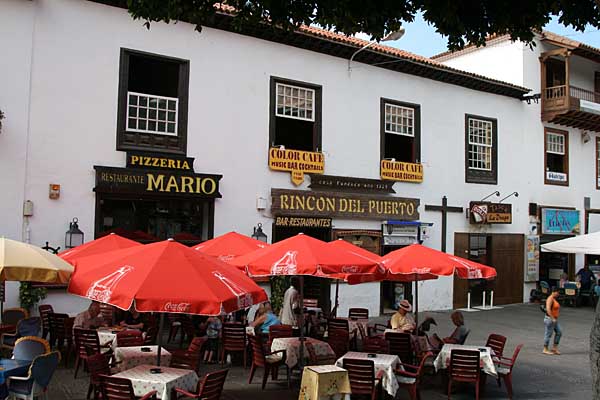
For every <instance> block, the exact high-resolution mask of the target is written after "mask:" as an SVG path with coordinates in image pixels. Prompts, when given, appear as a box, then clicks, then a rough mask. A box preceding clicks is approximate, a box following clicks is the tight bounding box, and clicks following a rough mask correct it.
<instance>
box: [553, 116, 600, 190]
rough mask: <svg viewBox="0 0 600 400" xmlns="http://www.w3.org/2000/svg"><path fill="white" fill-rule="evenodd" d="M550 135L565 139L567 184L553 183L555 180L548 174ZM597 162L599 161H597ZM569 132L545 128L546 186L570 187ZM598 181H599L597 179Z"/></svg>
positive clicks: (564, 161)
mask: <svg viewBox="0 0 600 400" xmlns="http://www.w3.org/2000/svg"><path fill="white" fill-rule="evenodd" d="M548 133H552V134H558V135H563V136H564V138H565V142H564V147H565V154H564V155H563V157H564V158H563V169H564V170H565V172H563V173H564V174H566V175H567V180H566V181H565V182H558V181H553V180H549V179H548V177H547V175H546V172H547V171H548V169H547V168H548V158H547V156H548ZM550 154H557V153H550ZM596 162H597V160H596ZM569 169H570V168H569V131H563V130H561V129H555V128H548V127H544V184H545V185H555V186H569V179H570V177H569V172H570V171H569ZM597 170H598V168H596V173H597ZM596 181H597V179H596ZM596 185H598V182H596Z"/></svg>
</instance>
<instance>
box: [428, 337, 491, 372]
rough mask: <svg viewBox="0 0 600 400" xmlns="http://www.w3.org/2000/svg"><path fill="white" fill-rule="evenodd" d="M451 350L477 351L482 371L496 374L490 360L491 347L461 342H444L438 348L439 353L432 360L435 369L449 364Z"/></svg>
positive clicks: (446, 366)
mask: <svg viewBox="0 0 600 400" xmlns="http://www.w3.org/2000/svg"><path fill="white" fill-rule="evenodd" d="M479 349H485V351H479ZM452 350H473V351H477V352H478V353H479V360H480V363H481V368H482V369H483V372H485V373H486V374H488V375H492V376H498V372H497V371H496V366H495V365H494V361H493V360H492V356H493V354H492V349H491V348H489V347H485V346H466V345H461V344H445V345H444V346H443V347H442V350H440V354H438V356H437V357H436V358H435V360H434V361H433V365H434V367H435V369H436V371H437V370H440V369H444V368H448V367H449V366H450V352H451V351H452Z"/></svg>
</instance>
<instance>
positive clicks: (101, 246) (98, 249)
mask: <svg viewBox="0 0 600 400" xmlns="http://www.w3.org/2000/svg"><path fill="white" fill-rule="evenodd" d="M137 246H143V245H142V244H141V243H138V242H134V241H133V240H130V239H126V238H124V237H122V236H119V235H117V234H115V233H111V234H109V235H106V236H103V237H101V238H99V239H96V240H91V241H89V242H87V243H84V244H82V245H81V246H77V247H74V248H72V249H68V250H65V251H61V252H60V253H58V256H59V257H60V258H62V259H63V260H65V261H66V262H68V263H69V264H74V263H75V262H76V261H77V260H78V259H80V258H82V257H89V256H94V255H97V254H104V253H107V252H109V251H115V250H122V249H128V248H130V247H137Z"/></svg>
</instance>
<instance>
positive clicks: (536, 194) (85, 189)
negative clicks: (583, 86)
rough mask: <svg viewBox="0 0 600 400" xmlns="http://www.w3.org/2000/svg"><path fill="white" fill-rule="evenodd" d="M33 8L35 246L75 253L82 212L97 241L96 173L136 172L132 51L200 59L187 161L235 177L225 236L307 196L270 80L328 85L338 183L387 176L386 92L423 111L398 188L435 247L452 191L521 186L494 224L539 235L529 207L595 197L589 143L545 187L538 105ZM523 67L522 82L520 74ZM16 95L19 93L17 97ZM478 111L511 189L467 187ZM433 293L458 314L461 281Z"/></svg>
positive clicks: (473, 193) (326, 126)
mask: <svg viewBox="0 0 600 400" xmlns="http://www.w3.org/2000/svg"><path fill="white" fill-rule="evenodd" d="M17 3H19V4H20V2H11V3H1V4H0V15H4V14H5V9H6V8H8V9H9V10H10V11H11V12H17V11H18V10H16V9H15V5H16V4H17ZM32 5H35V7H36V8H37V9H36V13H37V14H36V18H35V39H34V43H33V53H34V55H35V62H33V67H32V78H31V118H30V135H31V137H30V145H29V158H28V160H29V161H28V165H29V166H28V168H27V185H26V189H25V193H24V196H26V197H27V198H30V199H32V200H33V201H34V202H35V207H36V215H35V217H34V218H32V220H31V239H32V242H33V243H35V244H40V245H41V244H43V243H44V242H45V241H49V242H50V243H51V244H53V245H61V246H63V245H64V244H63V242H64V232H65V231H66V230H67V228H68V221H70V220H71V218H73V217H74V216H76V217H78V218H79V221H80V228H82V229H83V230H84V231H85V234H86V239H91V238H93V226H94V198H95V197H94V193H93V191H92V188H93V186H94V170H93V168H92V166H93V165H106V166H120V167H122V166H124V165H125V153H123V152H117V151H115V142H116V140H115V132H116V112H117V86H118V70H119V49H120V48H121V47H126V48H131V49H136V50H142V51H147V52H152V53H158V54H163V55H168V56H174V57H180V58H184V59H189V60H190V97H189V123H188V155H189V156H190V157H196V162H195V169H196V171H197V172H204V173H218V174H223V179H222V181H221V193H222V195H223V198H222V199H217V200H216V201H215V235H220V234H222V233H225V232H227V231H230V230H237V231H239V232H243V233H244V232H245V233H248V234H249V233H251V228H252V227H253V226H255V225H256V223H257V222H262V223H263V226H264V228H265V231H266V233H267V234H268V235H269V238H271V237H272V234H271V231H270V226H271V222H272V220H271V219H270V216H269V212H268V211H266V212H264V213H260V212H258V211H257V210H256V208H255V204H256V196H257V195H261V196H263V197H267V198H269V197H270V190H271V188H294V186H293V185H292V184H291V182H290V176H289V174H288V173H282V172H272V171H269V169H268V167H267V148H268V120H269V112H268V107H269V77H270V76H271V75H274V76H279V77H284V78H288V79H295V80H300V81H306V82H311V83H315V84H320V85H323V152H324V153H325V155H326V167H325V173H327V174H331V175H344V176H353V177H364V178H378V175H379V140H380V139H379V135H380V133H379V100H380V98H381V97H387V98H392V99H397V100H400V101H405V102H412V103H418V104H420V105H421V135H422V142H421V152H422V162H423V165H424V173H425V180H424V182H423V183H421V184H409V183H396V184H395V185H394V189H395V190H396V192H397V196H405V197H415V198H419V199H420V200H421V205H422V206H421V207H420V212H421V218H420V219H421V220H422V221H426V222H433V223H435V225H434V227H433V229H432V230H431V239H429V240H428V241H427V242H426V243H425V244H426V245H428V246H431V247H434V248H439V247H440V237H441V232H440V223H441V215H440V213H437V212H426V211H424V207H423V205H424V204H440V201H441V198H442V196H443V195H447V196H448V200H449V204H450V205H460V206H463V207H464V206H467V205H468V203H469V201H471V200H478V199H481V198H483V197H484V196H486V195H487V194H489V193H491V192H493V191H494V190H499V191H500V192H502V193H503V194H508V193H510V192H512V191H515V190H516V191H519V193H520V196H519V197H518V198H512V199H511V200H510V202H511V203H512V204H513V221H514V222H513V224H511V225H506V226H495V227H488V228H484V229H487V230H488V231H489V232H512V233H525V232H526V231H527V228H528V217H527V210H528V208H527V206H528V203H529V202H532V201H533V202H539V203H543V204H553V205H576V206H577V207H578V208H581V206H582V201H583V196H584V195H590V193H588V192H589V191H590V190H591V188H592V186H591V185H592V184H593V180H591V181H589V182H588V175H589V174H588V173H587V172H583V171H587V170H586V168H587V166H588V164H589V165H591V163H592V160H593V155H592V153H591V149H590V147H589V146H579V145H578V144H577V143H576V140H575V139H574V138H572V145H573V147H572V154H573V156H572V157H571V163H572V164H571V168H572V169H571V171H572V182H573V183H572V184H571V186H570V187H569V188H557V187H547V186H544V185H543V171H542V170H543V141H542V140H543V136H541V134H540V133H539V132H540V130H539V126H537V125H536V124H535V123H533V122H529V121H528V120H527V119H526V118H524V117H523V115H529V114H531V115H533V114H534V113H535V112H537V113H538V114H537V118H538V121H539V109H537V111H536V108H535V106H528V105H526V104H523V103H522V102H520V101H519V100H516V99H512V98H508V97H503V96H497V95H492V94H488V93H483V92H478V91H474V90H469V89H465V88H462V87H459V86H453V85H448V84H443V83H440V82H436V81H433V80H428V79H424V78H419V77H415V76H411V75H405V74H399V73H396V72H392V71H387V70H383V69H380V68H376V67H369V66H366V65H363V64H357V65H355V66H354V67H353V69H352V73H351V74H350V75H349V74H348V72H347V62H346V61H345V60H343V59H339V58H334V57H330V56H326V55H322V54H318V53H315V52H310V51H304V50H300V49H297V48H293V47H288V46H283V45H279V44H275V43H271V42H267V41H262V40H257V39H253V38H250V37H245V36H242V35H238V34H233V33H228V32H224V31H218V30H214V29H210V28H205V29H203V31H202V33H201V34H198V33H196V32H194V30H193V27H192V26H191V25H189V24H185V23H179V24H176V25H170V26H167V25H165V24H159V23H157V24H153V25H152V29H151V30H150V31H148V30H146V29H145V28H144V27H143V26H142V24H141V23H140V22H139V21H132V20H131V18H130V16H129V15H128V14H127V13H126V11H124V10H121V9H118V8H112V7H107V6H103V5H99V4H96V3H91V2H73V1H65V0H52V1H50V0H38V1H36V2H35V3H33V4H32ZM0 40H1V39H0ZM11 47H12V44H11ZM507 51H508V50H507ZM510 51H511V52H514V51H513V50H510ZM501 60H502V58H500V59H498V60H496V61H497V62H500V61H501ZM516 65H517V64H515V65H512V64H510V66H509V68H510V69H514V70H515V71H516V70H518V69H520V70H521V75H523V71H524V69H523V67H522V61H521V64H518V65H520V66H518V67H517V66H516ZM11 68H14V69H16V68H17V66H12V67H11ZM513 73H514V76H515V78H514V79H517V78H516V76H517V75H518V73H517V72H514V71H513ZM513 73H511V74H513ZM11 92H15V93H20V89H19V88H13V89H11ZM13 95H14V93H8V98H9V99H12V98H13V97H12V96H13ZM17 98H18V96H17ZM465 113H470V114H477V115H482V116H487V117H492V118H497V119H498V141H499V163H498V185H479V184H465V183H464V182H465V178H464V175H465V172H464V115H465ZM7 137H8V136H4V134H2V135H0V151H2V150H1V149H2V148H9V147H10V149H11V150H10V151H9V152H10V153H11V154H12V155H13V156H14V157H15V160H13V162H12V163H11V164H9V165H22V164H23V163H24V154H23V153H22V152H21V153H19V146H17V145H15V144H14V143H12V142H9V141H8V140H7ZM540 146H541V147H540ZM580 151H581V154H580V153H578V152H580ZM0 166H2V167H4V168H2V169H0V171H2V172H0V177H3V178H4V179H6V173H5V172H4V171H6V167H5V166H6V164H5V159H4V158H3V157H2V158H0ZM49 183H59V184H61V185H62V190H61V198H60V199H59V200H50V199H48V195H47V190H48V184H49ZM307 183H308V179H307V182H306V183H304V184H303V185H302V186H301V187H299V189H306V187H307ZM588 183H589V184H588ZM21 186H22V184H21ZM15 193H20V197H23V190H22V189H18V188H16V189H15ZM592 195H593V196H595V193H592ZM17 205H18V206H19V207H20V200H19V202H18V203H17ZM18 213H20V209H19V208H18V207H15V206H12V207H4V206H3V207H2V208H0V219H5V218H12V219H17V220H18V218H17V217H18ZM15 215H17V217H15ZM334 225H335V227H336V228H364V229H380V227H381V221H349V220H334ZM472 229H474V228H472V227H471V226H470V225H469V224H468V222H467V220H466V219H465V217H464V215H461V214H450V215H449V217H448V251H449V252H452V249H453V232H467V231H469V230H472ZM478 229H481V228H478ZM16 233H17V234H18V233H20V232H19V230H18V229H17V230H16ZM421 285H422V286H420V287H419V288H420V293H421V296H420V309H421V310H427V309H443V308H451V306H452V279H451V278H447V279H439V280H437V281H434V282H425V283H422V284H421ZM344 288H345V289H344V290H343V293H342V295H343V299H345V300H343V301H342V307H347V306H348V305H349V304H350V303H352V305H355V304H356V303H355V302H354V298H355V296H359V297H360V299H361V302H364V303H365V304H367V305H368V307H369V308H370V309H371V311H372V313H374V314H376V313H377V311H378V309H379V287H378V285H377V284H373V285H364V286H359V287H357V289H356V292H350V291H347V290H346V286H344ZM48 301H49V302H52V303H53V304H54V306H55V309H57V310H64V309H71V307H74V305H75V306H77V307H80V308H83V307H82V306H81V303H73V301H74V300H73V297H72V296H66V295H59V294H53V297H52V299H49V300H48ZM340 315H342V314H340Z"/></svg>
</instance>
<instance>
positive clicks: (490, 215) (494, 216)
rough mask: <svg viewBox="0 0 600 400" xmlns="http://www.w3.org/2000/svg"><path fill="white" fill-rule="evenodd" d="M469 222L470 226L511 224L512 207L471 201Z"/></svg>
mask: <svg viewBox="0 0 600 400" xmlns="http://www.w3.org/2000/svg"><path fill="white" fill-rule="evenodd" d="M469 222H470V223H472V224H511V223H512V205H511V204H504V203H490V202H482V201H472V202H470V203H469Z"/></svg>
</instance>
